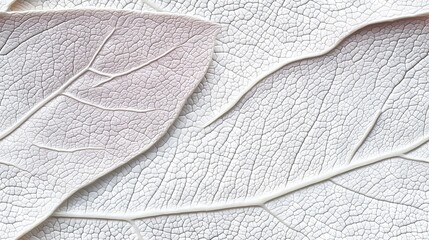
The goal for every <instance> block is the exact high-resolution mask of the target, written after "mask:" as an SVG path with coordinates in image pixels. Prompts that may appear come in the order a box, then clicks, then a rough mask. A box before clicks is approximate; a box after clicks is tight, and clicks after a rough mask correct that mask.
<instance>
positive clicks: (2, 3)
mask: <svg viewBox="0 0 429 240" xmlns="http://www.w3.org/2000/svg"><path fill="white" fill-rule="evenodd" d="M13 2H14V0H0V11H6V10H8V8H9V5H11V4H12V3H13Z"/></svg>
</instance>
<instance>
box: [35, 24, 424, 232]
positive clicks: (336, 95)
mask: <svg viewBox="0 0 429 240" xmlns="http://www.w3.org/2000/svg"><path fill="white" fill-rule="evenodd" d="M428 39H429V20H428V19H427V18H426V17H420V18H413V19H405V20H401V21H396V22H393V23H384V24H377V25H371V26H368V27H366V28H365V29H363V30H360V31H358V32H356V33H354V34H353V35H351V36H350V37H349V38H347V39H346V40H345V41H343V42H342V43H341V44H340V45H338V46H337V47H336V48H335V49H334V50H332V51H330V52H329V53H327V54H326V55H322V56H319V57H312V58H308V59H304V60H302V61H297V62H293V63H291V64H288V65H286V66H284V67H283V68H281V69H280V70H279V71H277V72H274V73H273V74H271V75H270V76H268V77H267V78H264V79H263V80H262V81H261V82H259V83H258V84H257V85H255V87H254V88H252V90H251V91H250V92H248V93H247V94H246V95H245V96H244V97H243V98H242V99H241V100H240V102H239V103H238V104H237V105H236V106H235V108H234V109H233V110H232V111H230V112H228V113H227V114H226V115H225V116H223V117H222V118H221V119H219V120H218V121H216V122H214V123H213V124H212V125H210V126H208V127H207V128H204V129H198V128H189V129H188V130H187V131H186V130H182V131H181V130H180V129H175V130H173V131H171V133H170V136H168V138H164V139H168V140H165V141H162V142H160V143H159V144H157V145H156V147H155V148H153V149H152V150H151V151H148V152H147V153H145V154H144V155H143V156H142V157H140V158H139V159H138V160H137V161H133V162H131V163H130V166H127V167H123V168H120V169H118V170H116V171H115V172H114V175H112V176H109V177H105V178H102V179H101V180H100V181H98V182H97V183H96V184H93V185H91V186H89V187H87V188H85V189H83V190H81V191H79V192H78V193H77V194H75V195H74V196H73V197H72V198H71V199H70V200H69V201H67V203H66V204H65V205H63V206H62V208H61V210H60V211H58V212H56V213H54V215H53V217H52V218H50V220H49V221H47V222H46V223H45V225H43V226H41V227H39V228H37V229H35V230H34V231H33V232H32V233H31V235H33V236H42V237H43V236H45V237H47V238H51V237H52V236H57V237H58V238H66V237H68V236H73V232H78V231H87V232H86V234H100V232H99V231H98V229H100V228H103V227H104V228H105V229H106V230H105V231H106V232H111V233H112V234H114V233H123V234H125V233H124V232H123V231H129V229H133V230H134V234H136V236H137V235H140V236H142V237H145V238H146V237H147V238H149V239H152V238H154V239H156V238H159V239H165V238H171V239H179V238H180V237H182V238H190V239H198V238H208V239H209V238H216V237H217V238H220V239H224V238H227V237H230V238H237V239H252V238H253V239H260V238H268V239H272V238H274V239H275V238H278V239H283V238H285V237H290V238H296V239H302V238H309V239H314V238H318V237H321V238H328V239H332V238H338V237H340V238H341V237H344V238H345V237H359V238H360V237H361V238H364V239H368V238H386V239H389V238H394V237H401V236H403V235H407V236H414V237H416V238H424V237H425V234H426V232H425V231H424V229H423V230H418V229H419V228H421V227H426V225H427V222H428V219H427V218H428V215H427V214H423V213H422V209H425V206H426V205H427V199H428V198H427V192H428V191H427V189H428V186H429V185H428V180H427V176H426V175H425V173H426V172H427V170H426V167H424V164H427V163H426V162H427V160H425V159H427V157H429V154H428V151H427V150H428V146H427V145H426V142H427V141H428V140H429V137H428V132H427V128H425V126H426V125H427V124H428V123H427V119H428V117H427V111H426V110H427V109H428V108H429V81H428V78H427V76H428V74H429V73H428V71H429V67H428V63H429V59H428V58H427V56H428V53H429V41H428ZM172 146H174V148H173V147H172ZM416 158H419V159H420V160H419V161H420V162H423V163H418V165H413V164H411V163H407V161H416V160H415V159H416ZM390 159H391V160H390ZM385 161H389V162H386V163H385ZM373 164H374V165H373ZM386 164H387V165H386ZM389 164H390V165H389ZM407 165H409V166H410V167H409V168H406V167H405V169H406V170H401V166H407ZM362 167H365V168H362ZM359 168H362V169H359ZM409 169H415V171H411V170H409ZM354 170H356V173H354V172H352V171H354ZM348 172H351V173H348ZM363 173H366V174H367V176H365V174H363ZM342 174H345V175H342ZM339 175H341V176H340V177H339V178H335V179H333V180H330V179H332V178H333V177H336V176H339ZM369 181H374V182H372V185H371V184H365V182H369ZM392 182H393V183H392ZM395 183H396V184H395ZM397 183H401V184H402V185H400V186H398V185H397ZM312 185H314V186H312ZM371 186H374V188H371ZM392 186H396V187H395V188H393V187H392ZM326 188H330V189H326ZM348 189H350V190H348ZM383 189H386V191H384V190H383ZM387 189H389V190H390V192H388V190H387ZM347 190H348V191H350V192H351V193H350V192H349V193H345V191H347ZM411 190H412V191H411ZM323 191H325V192H323ZM329 191H331V192H332V191H334V192H335V193H336V194H339V195H341V194H342V195H341V196H338V202H335V201H334V199H335V200H336V199H337V198H333V197H332V196H330V192H329ZM314 192H315V193H314ZM392 194H394V195H393V196H392ZM307 195H310V196H307ZM356 195H358V196H359V201H358V199H356ZM401 196H402V197H401ZM340 197H341V198H340ZM377 201H384V202H388V201H390V203H389V204H390V205H389V207H388V208H381V206H383V205H380V204H381V203H379V202H377ZM362 204H363V205H362ZM364 204H371V206H368V207H365V205H364ZM313 205H314V206H313ZM399 205H400V206H401V207H399ZM407 205H409V206H407ZM392 206H395V207H392ZM338 209H339V210H338ZM354 209H357V210H354ZM335 210H338V211H335ZM307 211H308V212H307ZM408 216H412V217H411V218H409V217H408ZM82 219H85V220H84V221H85V223H84V224H83V223H79V222H81V221H83V220H82ZM384 219H391V220H384ZM112 222H117V223H118V225H115V224H113V223H112ZM78 223H79V225H78ZM125 223H128V227H127V228H123V227H122V226H123V225H125ZM119 224H120V225H119ZM425 224H426V225H425ZM82 225H84V226H85V229H86V230H84V229H83V228H82V227H81V226H82ZM88 225H90V226H91V227H89V226H88ZM88 229H89V230H88ZM90 229H95V230H90Z"/></svg>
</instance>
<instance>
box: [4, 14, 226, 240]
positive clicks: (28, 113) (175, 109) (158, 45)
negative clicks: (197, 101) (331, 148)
mask: <svg viewBox="0 0 429 240" xmlns="http://www.w3.org/2000/svg"><path fill="white" fill-rule="evenodd" d="M217 28H218V27H217V26H215V25H213V24H210V23H207V22H204V21H200V20H196V19H191V18H187V17H183V16H176V15H167V14H163V15H159V14H142V13H139V12H133V11H106V10H92V11H91V10H79V11H76V10H74V11H51V12H31V13H30V12H28V13H2V14H0V68H1V73H2V74H1V76H0V78H1V84H0V116H1V117H0V175H1V178H0V201H1V204H0V206H1V211H0V219H1V220H0V232H1V238H12V237H15V236H17V235H19V234H22V233H24V232H25V231H27V230H28V229H31V228H33V227H34V226H35V225H36V224H38V223H40V222H41V221H43V220H44V219H45V218H47V217H48V216H49V215H50V214H51V213H52V212H53V211H54V210H55V208H56V207H57V206H58V205H59V204H60V203H61V202H62V201H63V200H64V199H66V198H67V197H68V196H70V195H71V194H73V193H74V192H75V191H76V190H78V189H79V188H82V187H83V186H85V185H88V184H89V183H91V182H93V181H94V180H95V179H96V178H98V177H100V176H102V175H104V174H106V173H107V172H109V171H111V170H113V169H115V168H117V167H118V166H121V165H122V164H124V163H126V162H127V161H129V160H130V159H132V158H133V157H135V156H136V155H138V154H140V153H142V152H143V151H145V150H147V149H148V148H150V147H151V146H152V145H153V144H154V143H155V142H156V141H157V140H158V139H159V138H160V137H161V136H162V135H164V134H165V132H166V131H167V129H168V128H169V127H170V126H171V124H172V122H173V121H174V120H175V119H176V118H177V116H178V114H179V112H180V110H181V108H182V106H183V105H184V103H185V102H186V99H187V98H188V96H189V95H190V94H191V93H192V91H193V90H194V89H195V87H196V86H197V85H198V83H199V81H200V80H201V79H202V78H203V76H204V74H205V71H206V69H207V67H208V65H209V63H210V60H211V56H212V52H213V45H214V36H215V33H216V31H217Z"/></svg>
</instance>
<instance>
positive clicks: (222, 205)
mask: <svg viewBox="0 0 429 240" xmlns="http://www.w3.org/2000/svg"><path fill="white" fill-rule="evenodd" d="M428 141H429V135H426V136H423V137H421V138H419V139H417V140H416V141H414V142H413V143H411V144H409V145H406V146H405V147H402V148H395V149H393V150H391V151H389V152H387V153H384V154H380V155H377V156H374V157H371V158H368V159H363V160H360V161H354V162H351V163H350V164H347V165H343V166H340V167H337V168H334V169H331V170H330V171H327V172H324V173H322V174H320V175H316V176H313V177H309V178H306V179H304V180H303V181H300V182H297V183H293V184H289V185H286V186H285V187H283V188H279V189H277V190H275V191H272V192H266V193H264V194H263V195H259V196H254V197H250V198H245V199H236V200H234V201H229V202H217V203H212V204H202V205H191V206H184V207H177V208H169V209H156V210H143V211H133V212H132V213H117V214H111V213H86V212H84V213H73V212H55V213H54V214H53V215H52V216H54V217H63V218H87V219H110V220H120V221H128V220H136V219H143V218H151V217H158V216H165V215H177V214H189V213H198V212H212V211H221V210H226V209H236V208H247V207H263V206H264V205H265V204H267V203H268V202H270V201H272V200H275V199H278V198H280V197H282V196H285V195H287V194H289V193H292V192H295V191H297V190H300V189H304V188H306V187H309V186H311V185H315V184H317V183H320V182H323V181H326V180H329V179H331V178H333V177H336V176H338V175H341V174H344V173H347V172H349V171H352V170H355V169H358V168H361V167H365V166H368V165H371V164H374V163H377V162H381V161H384V160H387V159H391V158H395V157H398V158H403V159H409V160H415V159H413V158H411V157H409V156H407V155H406V154H407V153H409V152H411V151H413V150H415V149H416V148H418V147H420V146H421V145H423V144H425V143H427V142H428ZM418 161H421V162H426V163H429V161H424V160H420V159H419V160H418Z"/></svg>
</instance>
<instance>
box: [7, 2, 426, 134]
mask: <svg viewBox="0 0 429 240" xmlns="http://www.w3.org/2000/svg"><path fill="white" fill-rule="evenodd" d="M145 6H148V8H145ZM72 7H76V8H81V7H107V8H127V9H129V8H134V9H138V10H140V9H145V10H147V9H150V8H152V9H154V10H156V11H165V12H174V13H182V14H190V15H197V16H201V17H203V18H206V19H209V20H211V21H213V22H216V23H219V24H220V25H221V26H222V30H221V32H220V33H219V36H218V40H219V42H220V44H218V45H217V46H216V47H215V54H214V59H213V63H212V64H211V66H210V69H209V71H208V72H207V75H206V76H205V79H204V80H203V81H202V84H201V85H200V86H199V89H198V91H196V92H195V94H193V95H192V97H191V100H190V101H189V102H188V104H187V105H186V106H185V107H184V111H183V112H182V115H183V117H182V121H181V124H180V126H181V127H189V126H195V125H198V126H201V125H205V124H207V123H208V122H210V121H211V120H213V118H217V117H218V116H219V115H221V114H222V113H223V112H225V111H226V110H227V109H230V108H231V107H232V106H233V105H234V102H235V101H237V100H238V99H239V97H241V96H242V95H243V94H245V93H246V92H247V91H248V90H249V89H250V88H251V87H252V86H253V85H254V84H255V83H256V82H257V81H258V80H259V79H261V78H262V77H263V76H265V75H266V73H267V72H271V71H272V70H273V69H275V68H278V67H280V66H282V65H284V64H285V63H287V62H290V61H291V60H294V59H296V58H302V57H303V56H306V55H309V54H311V55H315V54H317V53H318V52H322V51H325V50H327V49H328V48H331V47H332V46H333V45H335V44H336V43H337V41H338V40H339V39H340V38H342V37H344V36H346V35H348V34H349V33H350V32H352V31H353V30H355V29H357V28H360V27H362V26H364V25H367V24H369V23H373V22H379V21H382V20H385V19H391V18H396V17H401V16H409V15H414V14H418V13H424V12H428V11H429V2H428V1H427V0H414V1H410V0H386V1H369V0H365V1H349V0H335V1H332V0H310V1H309V0H299V1H296V0H294V1H284V0H269V1H267V0H264V1H239V0H233V1H231V0H216V1H212V0H211V1H207V0H173V1H172V0H109V1H106V0H79V1H76V0H16V1H15V4H13V5H12V6H11V8H10V9H11V10H15V11H16V10H33V9H52V8H59V9H63V8H72Z"/></svg>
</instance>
